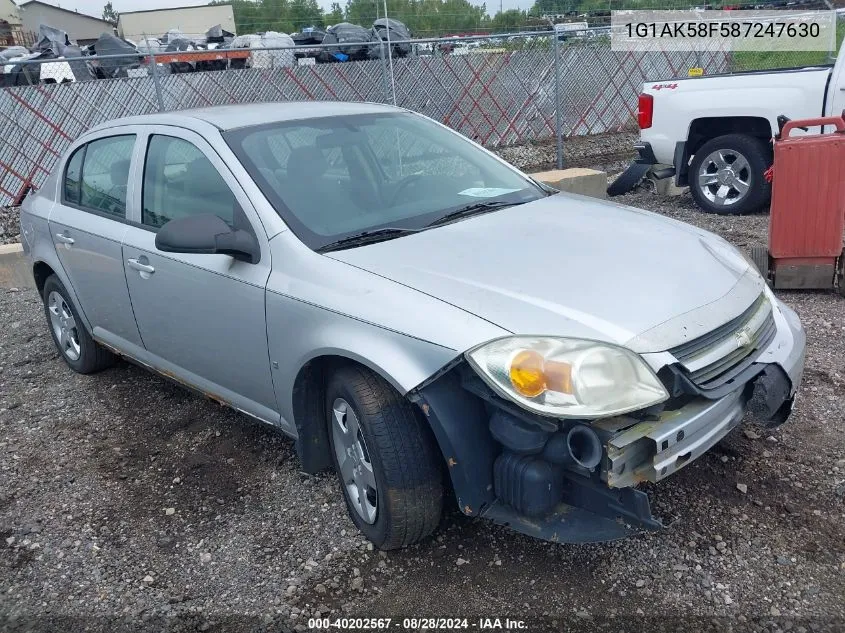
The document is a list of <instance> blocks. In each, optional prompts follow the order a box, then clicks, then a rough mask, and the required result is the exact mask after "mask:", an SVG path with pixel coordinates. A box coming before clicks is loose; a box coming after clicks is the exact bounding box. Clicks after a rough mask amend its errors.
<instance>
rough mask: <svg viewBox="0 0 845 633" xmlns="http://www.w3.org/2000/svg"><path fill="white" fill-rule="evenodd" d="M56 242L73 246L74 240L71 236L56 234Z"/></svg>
mask: <svg viewBox="0 0 845 633" xmlns="http://www.w3.org/2000/svg"><path fill="white" fill-rule="evenodd" d="M56 241H57V242H61V243H62V244H68V245H70V244H73V238H72V237H71V236H70V235H65V234H64V233H56Z"/></svg>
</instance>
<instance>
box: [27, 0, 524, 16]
mask: <svg viewBox="0 0 845 633" xmlns="http://www.w3.org/2000/svg"><path fill="white" fill-rule="evenodd" d="M15 1H16V2H17V3H18V4H22V1H21V0H15ZM41 1H42V2H45V3H46V4H54V5H56V6H60V7H62V8H63V9H70V10H71V11H79V12H80V13H87V14H88V15H93V16H95V17H100V16H102V14H103V6H104V5H105V4H106V1H107V0H41ZM318 2H319V3H320V4H321V5H322V7H323V8H324V9H328V8H329V6H330V5H331V3H332V0H318ZM471 2H474V3H476V4H481V3H482V2H483V0H471ZM502 3H503V6H504V8H505V10H506V11H507V10H508V9H528V8H530V7H531V6H532V5H533V4H534V0H502ZM200 4H208V0H112V6H113V7H114V9H115V11H117V12H118V13H120V12H121V11H141V10H143V9H164V8H168V7H187V6H191V5H200ZM340 4H341V6H343V4H344V1H343V0H340ZM487 5H488V6H487V9H488V11H490V12H493V13H495V12H496V11H498V9H499V1H498V0H489V1H488V3H487ZM387 7H388V9H390V0H388V4H387Z"/></svg>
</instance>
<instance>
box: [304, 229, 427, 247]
mask: <svg viewBox="0 0 845 633" xmlns="http://www.w3.org/2000/svg"><path fill="white" fill-rule="evenodd" d="M420 230H421V229H399V228H393V227H387V228H384V229H376V230H374V231H362V232H361V233H355V234H354V235H348V236H346V237H343V238H341V239H339V240H336V241H334V242H329V243H328V244H325V245H324V246H321V247H320V248H318V249H317V252H318V253H328V252H329V251H337V250H341V249H344V248H352V247H353V246H363V245H364V244H374V243H375V242H384V241H386V240H392V239H394V238H397V237H402V236H403V235H410V234H411V233H419V231H420Z"/></svg>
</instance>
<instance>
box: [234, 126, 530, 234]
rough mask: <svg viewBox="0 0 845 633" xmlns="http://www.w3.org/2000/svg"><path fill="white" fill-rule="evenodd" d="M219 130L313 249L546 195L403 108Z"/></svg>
mask: <svg viewBox="0 0 845 633" xmlns="http://www.w3.org/2000/svg"><path fill="white" fill-rule="evenodd" d="M225 138H226V141H227V143H229V145H230V146H231V147H232V150H233V151H234V152H235V154H237V156H238V158H239V159H240V160H241V162H242V163H243V164H244V166H245V167H246V169H247V171H248V172H249V173H250V175H251V176H252V177H253V179H254V180H255V181H256V183H257V184H258V186H259V187H260V188H261V190H262V192H263V193H264V194H265V196H266V197H267V199H268V200H269V201H270V202H271V204H273V206H274V207H275V209H276V211H277V212H278V213H279V215H281V216H282V218H283V219H284V220H285V222H286V223H287V224H288V226H289V227H290V228H291V230H293V231H294V233H295V234H296V235H297V237H299V239H301V240H302V241H303V242H304V243H305V244H307V245H308V246H309V247H310V248H312V249H319V248H321V247H324V246H326V245H328V244H333V243H337V241H338V240H342V239H345V238H349V237H353V236H355V235H360V234H361V233H369V232H372V231H377V230H379V229H383V228H396V229H411V230H414V229H422V228H425V227H429V226H430V225H432V224H433V223H434V224H436V222H437V220H438V219H440V218H442V217H443V216H445V215H447V214H449V213H453V212H455V211H456V210H460V209H463V208H464V207H468V206H469V205H476V204H478V203H501V204H502V205H505V204H521V203H523V202H530V201H531V200H536V199H538V198H541V197H543V196H544V195H546V194H545V192H544V191H543V190H542V189H541V188H540V187H538V186H537V185H536V184H534V183H533V182H531V181H530V180H528V179H527V178H525V177H524V176H522V175H520V174H519V173H517V172H515V171H514V170H512V169H510V168H509V167H507V166H506V165H503V164H502V163H500V162H499V161H498V160H496V159H495V158H494V157H492V156H490V155H488V154H487V153H485V152H483V151H481V150H479V149H478V148H477V147H475V146H474V145H473V144H472V143H470V142H468V141H467V140H466V139H464V138H463V137H462V136H460V135H458V134H456V133H454V132H451V131H449V130H448V129H445V128H443V127H441V126H440V125H437V124H435V123H433V122H432V121H429V120H428V119H425V118H423V117H420V116H417V115H413V114H408V113H385V114H363V115H353V116H337V117H326V118H318V119H305V120H299V121H288V122H283V123H274V124H271V125H263V126H254V127H246V128H241V129H237V130H232V131H230V132H228V133H226V134H225ZM497 206H499V205H497V204H490V205H489V207H488V206H485V210H492V209H494V208H496V207H497ZM457 217H459V216H456V219H457ZM384 233H385V235H387V234H388V232H384ZM395 233H396V232H395ZM395 233H394V234H395ZM371 237H372V236H371Z"/></svg>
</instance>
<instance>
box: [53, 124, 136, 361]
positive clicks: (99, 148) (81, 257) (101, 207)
mask: <svg viewBox="0 0 845 633" xmlns="http://www.w3.org/2000/svg"><path fill="white" fill-rule="evenodd" d="M136 139H137V135H136V134H131V133H124V132H117V131H115V130H110V134H109V135H106V136H102V137H100V138H96V139H94V140H91V141H90V142H87V143H85V144H83V145H81V146H80V147H79V148H77V149H76V150H74V152H73V153H72V154H71V155H70V157H69V159H68V160H67V162H66V164H65V166H64V167H63V169H62V171H61V174H62V176H61V179H62V181H61V189H62V191H61V196H60V197H59V200H58V202H57V203H56V205H55V206H54V207H53V211H52V213H51V214H50V220H49V227H50V234H51V236H52V238H53V242H54V244H55V246H56V252H57V254H58V256H59V261H60V262H61V264H62V267H63V268H64V270H65V273H66V274H67V278H68V279H69V281H70V284H71V285H72V286H73V290H74V292H75V293H76V297H77V298H78V300H79V306H78V308H79V309H80V310H81V311H82V313H83V314H84V315H85V317H86V318H87V320H88V322H89V323H90V325H91V329H92V332H93V334H94V336H95V337H97V338H108V339H109V341H110V343H111V344H113V345H115V346H116V347H118V348H120V349H123V350H125V351H130V350H131V349H132V347H133V346H134V347H136V348H137V347H139V346H140V345H141V337H140V334H139V332H138V328H137V326H136V325H135V317H134V316H133V313H132V304H131V303H130V300H129V292H128V290H127V288H126V278H125V276H124V274H123V254H122V242H123V234H124V233H125V232H126V229H127V228H128V224H127V218H126V201H127V196H128V195H129V193H130V192H131V191H132V189H133V187H132V183H130V182H129V172H130V169H131V165H132V161H133V154H134V150H135V144H136Z"/></svg>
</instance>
